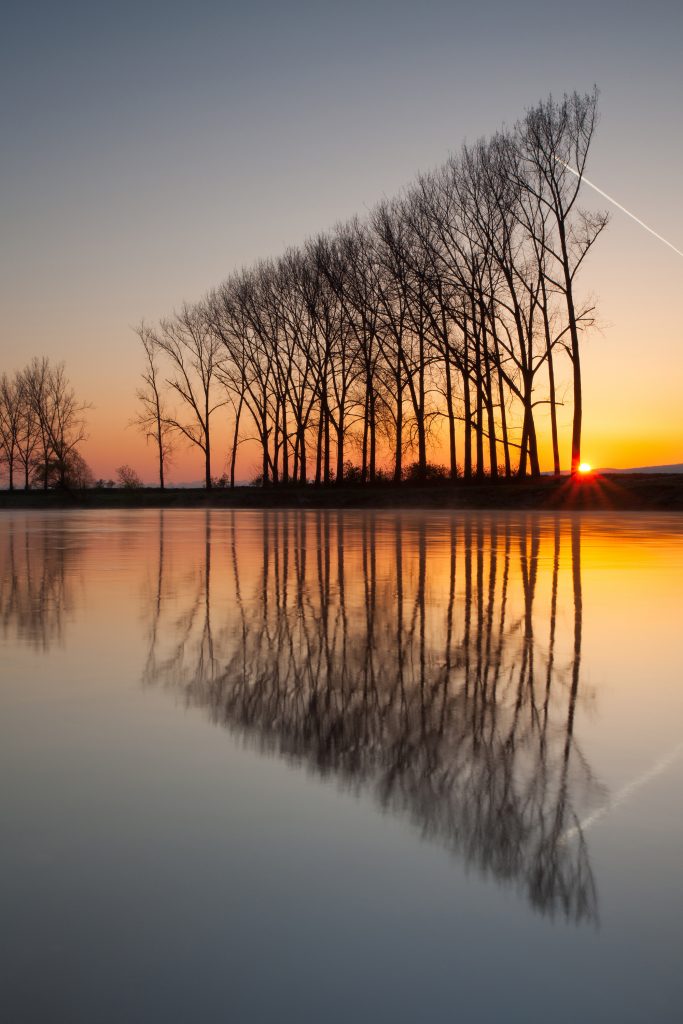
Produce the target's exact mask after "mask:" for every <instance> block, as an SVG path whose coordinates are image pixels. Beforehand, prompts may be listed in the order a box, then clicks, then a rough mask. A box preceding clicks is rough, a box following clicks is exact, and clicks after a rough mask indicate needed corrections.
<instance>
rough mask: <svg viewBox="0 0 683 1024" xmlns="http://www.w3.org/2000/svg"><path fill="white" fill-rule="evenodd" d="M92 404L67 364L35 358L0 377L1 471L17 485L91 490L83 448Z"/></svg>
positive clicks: (8, 482) (90, 476) (11, 485)
mask: <svg viewBox="0 0 683 1024" xmlns="http://www.w3.org/2000/svg"><path fill="white" fill-rule="evenodd" d="M87 409H88V404H87V403H85V402H81V401H80V400H79V399H78V398H77V396H76V392H75V391H74V389H73V387H72V385H71V383H70V381H69V379H68V377H67V376H66V370H65V367H64V364H63V363H58V364H57V365H53V364H52V363H51V362H50V360H49V359H45V358H43V359H38V358H34V359H32V360H31V362H30V363H29V364H28V366H26V367H25V368H24V369H23V370H19V371H17V372H16V373H15V374H14V375H13V376H10V375H8V374H7V373H3V374H2V377H0V467H2V469H3V470H4V473H5V476H6V478H7V484H8V487H9V489H10V490H11V491H12V490H14V489H15V487H17V486H22V487H23V488H24V489H25V490H29V488H30V487H31V486H35V487H42V488H43V489H44V490H48V488H50V487H61V488H65V487H76V488H81V487H87V486H90V485H91V484H92V483H93V482H94V481H93V476H92V473H91V471H90V469H89V467H88V465H87V463H86V462H85V459H84V458H83V456H82V455H81V453H80V451H79V450H78V449H79V446H80V444H81V442H83V441H84V440H85V439H86V432H85V419H84V414H85V412H86V410H87Z"/></svg>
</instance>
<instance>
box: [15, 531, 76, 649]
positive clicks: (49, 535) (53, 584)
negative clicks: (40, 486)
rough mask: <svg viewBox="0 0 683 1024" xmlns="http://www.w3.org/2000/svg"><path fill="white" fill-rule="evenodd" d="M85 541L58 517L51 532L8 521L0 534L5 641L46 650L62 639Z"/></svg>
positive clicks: (73, 601) (72, 604) (74, 593)
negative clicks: (14, 638)
mask: <svg viewBox="0 0 683 1024" xmlns="http://www.w3.org/2000/svg"><path fill="white" fill-rule="evenodd" d="M83 552H84V541H83V538H82V537H81V536H79V535H78V534H77V533H75V532H74V531H72V530H70V529H69V528H68V525H67V523H66V521H65V520H64V519H63V518H62V517H60V516H56V517H55V518H54V519H53V520H51V522H50V527H49V529H48V528H45V527H44V526H43V525H38V526H37V527H36V524H35V521H34V520H33V519H32V518H31V517H30V516H17V517H14V516H9V517H8V518H7V519H6V520H5V528H4V530H3V531H2V533H1V534H0V623H1V624H2V631H3V635H4V636H5V637H8V636H11V637H16V638H17V639H18V640H20V641H21V642H23V643H27V644H29V645H30V646H31V647H33V648H35V649H36V650H42V651H48V650H49V649H50V648H51V647H52V646H53V645H54V644H55V643H61V642H62V640H63V630H64V623H65V620H66V619H67V617H68V616H69V614H70V613H71V612H72V611H73V610H74V608H75V606H76V602H77V598H78V595H79V593H80V590H81V581H80V578H79V576H78V573H76V572H75V571H74V570H75V569H76V567H77V566H78V565H79V563H80V561H81V559H82V556H83Z"/></svg>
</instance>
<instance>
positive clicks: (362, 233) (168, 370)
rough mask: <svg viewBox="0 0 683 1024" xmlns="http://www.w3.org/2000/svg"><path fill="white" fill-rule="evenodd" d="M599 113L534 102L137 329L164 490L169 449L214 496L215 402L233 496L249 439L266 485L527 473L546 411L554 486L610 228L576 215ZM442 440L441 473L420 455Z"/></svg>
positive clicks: (578, 401)
mask: <svg viewBox="0 0 683 1024" xmlns="http://www.w3.org/2000/svg"><path fill="white" fill-rule="evenodd" d="M596 118H597V91H596V90H594V91H593V92H592V93H591V94H588V95H579V94H577V93H574V94H572V95H570V96H565V97H564V98H563V99H562V100H561V101H559V102H557V101H555V100H553V99H552V98H550V99H548V100H545V101H543V102H540V103H539V104H538V105H537V106H535V107H533V108H532V109H530V110H529V111H528V112H527V113H526V115H525V116H524V117H523V118H522V119H521V120H520V121H519V122H518V123H517V124H516V125H515V126H514V127H513V128H511V129H509V130H502V131H499V132H497V133H496V134H495V135H494V136H493V137H492V138H490V139H487V140H482V141H479V142H477V143H476V144H474V145H472V146H464V147H463V149H462V150H461V152H460V153H459V154H458V155H457V156H452V157H451V158H450V159H449V160H447V162H446V163H445V164H444V165H443V166H442V167H440V168H438V169H437V170H436V171H434V172H432V173H428V174H424V175H421V176H420V177H419V178H418V179H417V181H416V182H415V183H414V184H413V185H412V186H410V187H409V188H407V189H406V190H405V191H404V192H403V193H402V194H401V195H400V196H399V197H398V198H395V199H390V200H385V201H383V202H381V203H380V204H379V205H378V206H377V207H376V208H375V209H374V210H373V211H372V213H371V214H370V215H369V217H368V218H366V219H365V220H360V219H358V218H353V219H352V220H350V221H349V222H347V223H344V224H341V225H339V226H338V227H337V228H336V229H335V230H334V231H332V232H330V233H327V234H323V235H320V236H319V237H316V238H313V239H311V240H310V241H309V242H307V243H306V244H305V245H303V246H302V247H301V248H292V249H289V250H287V251H286V252H285V253H284V255H283V256H281V257H280V258H279V259H271V260H264V261H262V262H260V263H258V264H257V265H256V266H254V267H252V268H250V269H247V270H242V271H240V272H238V273H234V274H233V275H232V276H231V277H229V278H228V279H227V281H225V282H224V283H223V284H222V285H221V286H220V287H218V288H216V289H215V290H213V291H212V292H210V293H209V294H208V295H207V296H206V297H205V298H204V299H203V300H202V301H200V302H198V303H196V304H194V305H187V304H186V305H184V306H183V307H182V308H181V309H180V311H179V312H176V313H174V314H173V315H172V316H170V317H167V318H165V319H163V320H162V321H161V322H160V323H159V324H157V325H156V326H153V327H152V326H149V325H147V324H145V323H143V324H141V326H140V328H139V329H138V334H139V336H140V339H141V342H142V345H143V347H144V353H145V360H146V362H145V371H144V374H143V383H142V387H141V389H140V391H139V393H138V397H139V399H140V402H141V413H140V417H139V425H140V426H141V428H142V429H143V431H144V432H145V433H146V434H147V436H148V438H150V439H151V440H152V441H153V443H154V444H155V445H156V449H157V452H158V462H159V479H160V483H161V486H162V487H163V485H164V471H165V466H166V465H167V462H168V459H169V456H170V453H171V445H172V441H173V439H174V438H179V437H180V438H184V439H185V441H187V442H188V443H189V444H191V445H194V446H196V447H197V448H198V449H199V450H200V451H201V453H202V456H203V461H204V468H205V481H206V486H207V487H210V486H211V484H212V478H211V466H212V424H213V422H214V416H215V414H216V413H217V411H218V410H219V409H221V408H222V407H227V408H228V410H229V423H230V436H231V440H230V444H229V451H228V454H227V477H228V480H229V482H230V484H231V485H234V483H235V466H236V459H237V454H238V450H239V446H240V445H241V444H242V443H243V442H244V441H245V440H247V439H250V440H255V441H256V442H257V444H258V445H259V446H260V451H261V456H260V460H259V461H260V481H261V482H262V483H263V484H278V483H291V482H300V483H304V482H307V481H310V480H313V481H314V482H315V483H316V484H328V483H330V482H332V481H333V480H334V481H336V482H337V483H341V482H342V481H344V480H345V479H347V480H348V479H353V480H358V481H360V482H373V481H376V480H377V479H378V478H380V477H381V476H382V475H383V473H385V471H384V470H383V469H382V467H383V466H386V465H390V466H391V471H390V474H389V475H390V476H391V477H392V478H393V480H395V481H397V482H398V481H400V480H401V479H403V478H405V476H406V475H408V476H413V477H416V478H418V479H428V478H429V477H430V476H433V475H442V476H446V477H448V478H450V479H451V480H455V479H456V478H457V477H459V476H462V477H464V478H465V479H470V478H472V477H483V476H484V475H485V474H486V475H489V476H490V477H491V478H496V477H498V476H500V475H504V476H507V477H509V476H511V475H513V474H518V475H520V476H523V475H525V474H531V475H534V476H535V475H538V474H539V473H540V462H539V420H538V409H539V406H543V407H544V408H545V409H546V410H547V417H544V424H545V422H546V421H547V423H548V424H549V431H550V441H551V447H552V453H553V469H554V472H555V473H556V474H559V472H560V461H561V460H560V449H559V430H558V405H560V403H561V400H562V389H561V387H560V384H559V381H560V380H561V379H562V375H563V374H564V373H565V370H566V369H568V370H569V376H570V378H571V388H570V390H571V402H572V409H573V412H572V417H573V419H572V431H571V469H572V472H575V471H576V469H577V468H578V465H579V462H580V458H581V420H582V387H581V338H582V336H583V334H584V332H585V331H586V329H587V328H588V327H589V326H590V325H591V324H592V323H593V320H594V310H593V307H592V306H591V305H590V304H589V303H584V302H583V301H582V300H580V299H579V297H578V296H577V292H576V277H577V273H578V271H579V269H580V268H581V266H582V264H583V262H584V260H585V258H586V256H587V254H588V252H589V250H590V249H591V247H592V246H593V244H594V242H595V241H596V239H597V237H598V236H599V235H600V233H601V231H602V230H603V228H604V227H605V225H606V223H607V216H606V215H605V214H603V213H598V214H593V213H589V212H586V211H585V210H582V209H580V208H579V206H578V197H579V192H580V187H581V181H582V177H583V173H584V168H585V166H586V161H587V159H588V153H589V148H590V144H591V140H592V138H593V133H594V129H595V124H596ZM436 436H439V437H440V438H442V437H443V438H446V437H447V447H448V466H447V467H436V466H433V465H432V464H431V463H430V461H429V455H430V444H431V445H432V446H433V444H434V439H435V437H436ZM410 459H412V460H413V461H412V462H411V463H410V464H408V463H409V460H410ZM354 460H355V462H354Z"/></svg>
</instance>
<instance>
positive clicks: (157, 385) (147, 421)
mask: <svg viewBox="0 0 683 1024" xmlns="http://www.w3.org/2000/svg"><path fill="white" fill-rule="evenodd" d="M135 333H136V334H137V336H138V338H139V339H140V343H141V345H142V349H143V353H144V367H143V370H142V374H141V377H142V387H140V388H138V390H137V392H136V397H137V399H138V402H139V404H140V409H139V412H138V413H137V415H136V416H135V418H134V420H133V423H134V425H135V426H136V427H137V428H138V430H140V431H141V432H142V433H143V434H144V435H145V438H146V440H147V441H148V442H149V441H151V442H153V443H154V445H155V447H156V450H157V455H158V464H159V487H160V488H161V490H162V491H163V490H164V487H165V485H166V470H167V468H168V466H169V463H170V461H171V458H172V455H173V449H174V444H173V441H174V438H173V427H172V425H171V423H169V418H168V412H167V410H166V407H165V402H164V395H163V392H162V387H163V378H162V376H161V370H160V368H159V363H158V355H159V350H158V346H157V343H156V341H155V337H154V332H153V331H152V329H151V328H150V327H148V325H147V324H146V323H145V322H144V321H143V322H142V323H141V324H140V326H139V327H137V328H136V330H135Z"/></svg>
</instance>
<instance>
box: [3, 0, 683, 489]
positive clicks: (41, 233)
mask: <svg viewBox="0 0 683 1024" xmlns="http://www.w3.org/2000/svg"><path fill="white" fill-rule="evenodd" d="M682 51H683V5H680V4H678V3H676V4H674V3H673V2H661V0H654V2H651V3H648V4H643V3H632V2H622V3H606V4H602V3H601V4H595V3H594V2H593V3H586V2H584V0H579V2H577V3H574V4H568V3H565V4H551V3H540V2H536V0H526V2H521V3H514V4H513V3H504V2H503V0H498V2H479V3H472V4H461V3H455V2H451V3H445V2H438V0H425V2H423V3H412V4H408V3H403V2H394V3H390V2H372V0H368V2H366V3H355V2H347V3H344V4H341V3H335V4H333V3H325V2H318V3H306V2H296V3H287V2H281V3H273V2H266V3H260V4H258V3H254V4H231V3H217V2H202V0H197V2H195V3H186V2H183V3H181V2H177V0H176V2H172V0H171V2H165V3H156V2H154V3H149V2H144V0H142V2H140V3H137V4H132V3H128V2H125V0H124V2H119V3H116V4H112V3H107V4H104V3H97V2H90V3H83V2H79V3H74V2H68V0H67V2H64V3H62V4H54V3H49V4H48V3H44V2H42V3H41V2H39V3H34V4H31V5H27V4H19V3H8V4H5V7H4V18H3V31H2V36H1V38H0V75H1V76H2V81H1V82H0V85H1V89H0V128H1V130H2V141H3V145H2V151H1V152H2V155H1V156H0V161H1V167H0V180H1V182H2V187H1V195H0V203H1V218H2V250H1V253H0V368H2V369H4V368H6V369H13V368H14V367H15V366H18V365H21V363H22V362H23V361H24V360H25V359H26V358H27V357H28V356H30V355H32V354H34V353H36V354H43V353H45V354H48V355H50V356H52V357H54V358H64V359H66V361H67V366H68V369H69V372H70V374H71V376H72V378H73V379H74V380H75V382H76V383H77V385H78V387H79V390H81V391H82V392H83V393H84V394H85V395H87V396H90V397H91V398H92V399H93V401H94V402H95V405H96V409H95V410H94V411H93V414H92V416H91V441H90V443H89V448H88V452H87V454H88V456H89V458H90V461H91V462H92V463H93V467H94V468H95V470H96V472H97V473H98V474H99V473H105V474H108V473H111V472H112V471H113V468H114V466H115V465H117V464H118V463H119V462H121V461H123V460H122V458H120V457H119V453H120V451H121V450H122V449H124V448H125V450H126V452H128V454H129V455H130V459H129V460H132V459H133V457H136V458H138V459H139V460H140V461H141V464H143V465H144V464H145V458H146V456H145V454H144V449H143V447H142V446H141V442H139V441H138V440H137V439H135V437H134V436H133V434H132V432H131V431H129V430H126V429H125V424H126V421H127V420H128V418H129V417H130V415H131V413H132V406H133V397H132V396H133V393H134V390H135V380H134V378H135V375H136V372H137V370H138V356H137V350H136V346H135V340H134V338H133V336H132V333H131V331H130V325H132V324H135V323H136V322H138V321H139V320H140V318H141V317H142V316H145V317H146V318H148V319H154V318H155V317H158V316H159V315H161V314H163V313H165V312H168V311H169V310H171V309H172V308H173V307H174V306H176V305H178V304H179V303H180V302H181V301H182V300H183V299H193V298H197V297H199V296H200V295H201V294H202V293H203V292H204V291H205V290H206V289H207V288H208V287H209V286H211V285H213V284H215V283H217V282H218V281H220V280H221V279H222V278H223V277H224V276H226V275H227V274H228V273H229V272H230V270H231V269H233V268H234V267H236V266H239V265H241V264H243V263H250V262H251V261H253V260H255V259H256V258H258V257H259V256H266V255H272V254H276V253H277V252H278V251H280V250H281V249H282V248H283V247H284V246H285V245H287V244H289V243H296V242H298V241H301V240H302V239H304V238H305V237H306V236H307V235H309V234H311V233H314V232H315V231H317V230H319V229H322V228H325V227H328V226H331V225H332V224H333V223H334V222H335V221H337V220H338V219H340V218H344V217H346V216H348V215H350V214H352V213H354V212H362V211H363V210H364V209H367V208H368V207H369V206H371V205H372V204H373V202H374V201H375V200H376V199H378V198H379V197H380V196H382V195H384V194H392V193H394V192H395V191H397V190H398V189H399V188H400V187H401V186H402V185H404V184H406V183H407V182H409V181H410V179H411V178H412V177H413V176H414V174H415V173H416V172H417V171H418V170H421V169H427V168H429V167H432V166H434V165H435V164H438V163H439V162H440V161H442V160H443V159H444V158H445V157H446V156H447V154H448V152H449V151H451V150H454V149H457V148H458V147H459V146H460V144H461V143H462V141H463V140H465V139H470V140H472V139H474V138H476V137H477V136H479V135H482V134H487V133H490V132H491V131H493V130H495V129H496V128H497V127H499V126H500V125H501V123H503V122H508V123H510V122H512V121H514V120H515V119H516V118H517V117H518V116H519V115H521V114H522V113H523V111H524V108H525V107H526V106H528V105H530V104H532V103H534V102H535V101H536V100H538V99H539V98H541V97H543V96H546V95H547V94H548V93H549V92H553V93H555V94H561V93H562V92H564V91H565V90H572V89H574V88H577V89H580V90H584V89H590V88H591V87H592V85H593V83H594V82H596V83H597V84H598V85H599V87H600V88H601V93H602V96H601V122H600V125H599V129H598V133H597V136H596V140H595V145H594V150H593V155H592V159H591V162H590V166H589V169H588V174H589V177H590V178H592V179H593V180H594V181H595V182H596V183H598V184H599V185H600V186H601V187H602V188H604V189H605V190H606V191H608V192H610V193H612V194H613V195H614V196H615V197H616V198H617V199H618V200H619V201H620V202H621V203H623V204H624V205H625V206H627V207H628V208H630V209H633V211H634V212H635V213H636V214H637V215H638V216H639V217H641V218H642V219H643V220H645V221H646V222H648V223H649V224H651V225H652V227H654V228H655V229H656V230H658V231H660V232H661V233H662V234H664V235H666V236H667V237H669V238H670V239H671V240H672V242H673V243H674V244H676V245H678V246H679V247H682V246H683V216H682V214H681V199H680V181H681V166H682V164H683V133H682V132H681V110H682V109H683V107H682V102H683V71H682V70H681V66H682V65H681V52H682ZM682 272H683V260H681V259H680V258H679V257H676V256H675V254H673V253H671V252H670V251H669V250H667V249H666V248H665V247H663V246H662V245H661V243H659V242H657V240H656V239H653V238H652V237H651V236H648V235H647V234H646V233H645V232H643V231H642V229H640V228H638V226H637V225H635V224H633V223H632V222H629V221H628V220H627V218H624V217H623V215H621V214H618V213H616V212H615V214H614V217H613V222H612V224H611V226H610V229H609V232H608V234H607V235H606V236H605V238H604V239H603V240H602V244H601V246H600V250H599V251H596V253H595V257H594V259H593V261H592V263H591V264H590V268H587V271H586V277H585V283H586V287H587V288H588V289H589V290H591V291H595V292H596V293H597V295H598V297H599V298H600V308H601V313H602V320H603V323H604V325H605V331H604V334H603V335H602V336H598V337H597V338H596V340H595V341H593V342H591V343H590V345H591V346H592V347H591V350H590V352H589V354H588V355H587V365H586V398H587V402H586V435H585V437H586V441H585V445H586V448H587V450H588V447H589V446H590V431H591V429H593V432H594V437H595V442H596V445H597V446H598V447H599V453H597V454H596V461H601V462H603V463H604V462H605V461H615V459H616V458H617V456H616V455H612V453H614V452H616V448H615V444H616V441H615V437H616V436H617V435H618V436H619V437H622V438H623V436H625V435H628V436H629V437H631V435H632V440H633V444H634V445H635V444H636V441H637V438H638V436H640V437H642V427H638V428H637V429H636V428H635V427H634V426H633V422H632V417H631V419H629V416H628V415H627V410H628V409H629V408H631V409H632V412H633V413H634V414H635V413H637V420H638V423H641V421H642V422H643V423H644V422H646V420H648V421H650V426H652V422H651V421H652V418H653V417H659V419H658V421H657V428H658V429H659V428H660V427H661V435H662V438H665V437H671V435H672V434H673V436H674V442H673V446H672V443H669V445H668V447H667V444H666V443H665V442H664V441H662V444H661V445H660V446H659V447H658V448H657V453H656V454H653V455H652V458H650V459H649V460H648V461H667V460H670V461H674V460H676V461H679V460H681V459H683V450H681V448H682V442H683V439H682V436H681V435H682V425H681V423H680V422H679V421H680V420H681V416H680V413H679V412H678V409H677V408H672V405H671V401H670V398H671V397H672V396H673V392H672V393H671V396H669V397H666V396H665V398H666V400H662V388H664V390H665V392H666V389H667V388H668V387H671V386H672V382H673V383H676V384H677V389H678V392H679V393H680V388H681V383H683V382H682V380H681V378H682V377H683V358H682V356H681V351H682V346H681V342H682V341H683V336H682V332H681V327H680V323H679V319H678V317H679V310H678V294H679V293H680V285H681V275H682ZM667 365H668V366H670V367H671V370H670V371H669V372H667V373H666V374H664V375H663V374H662V368H663V366H667ZM644 374H651V378H652V386H651V388H648V389H647V392H648V393H647V395H646V396H645V397H643V396H642V385H643V379H644V378H643V375H644ZM645 379H648V378H647V377H646V378H645ZM615 391H618V392H619V393H620V395H621V396H622V402H621V408H622V410H623V417H622V418H623V422H622V420H618V422H615V420H614V417H613V416H610V417H605V415H604V413H601V409H602V408H603V403H604V401H606V400H607V397H608V396H609V395H611V394H612V393H613V392H615ZM667 394H668V392H667ZM679 404H680V403H679ZM610 431H611V432H612V435H614V437H613V438H612V441H611V442H610V436H611V435H610ZM629 431H630V432H631V433H630V434H629V433H628V432H629ZM676 432H677V438H676ZM650 434H652V430H650ZM610 445H611V447H610ZM676 446H677V447H676ZM617 447H618V446H617ZM634 452H635V449H634ZM603 453H604V454H603ZM677 453H678V454H677ZM124 454H125V453H124ZM610 455H612V458H610ZM644 455H645V453H644V452H643V457H644ZM633 458H634V460H635V461H640V456H638V457H637V458H636V455H635V454H634V456H633ZM149 461H150V464H151V458H150V460H149ZM622 461H623V460H622ZM188 466H189V462H188ZM185 475H187V473H186V474H185ZM190 475H191V474H190Z"/></svg>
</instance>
